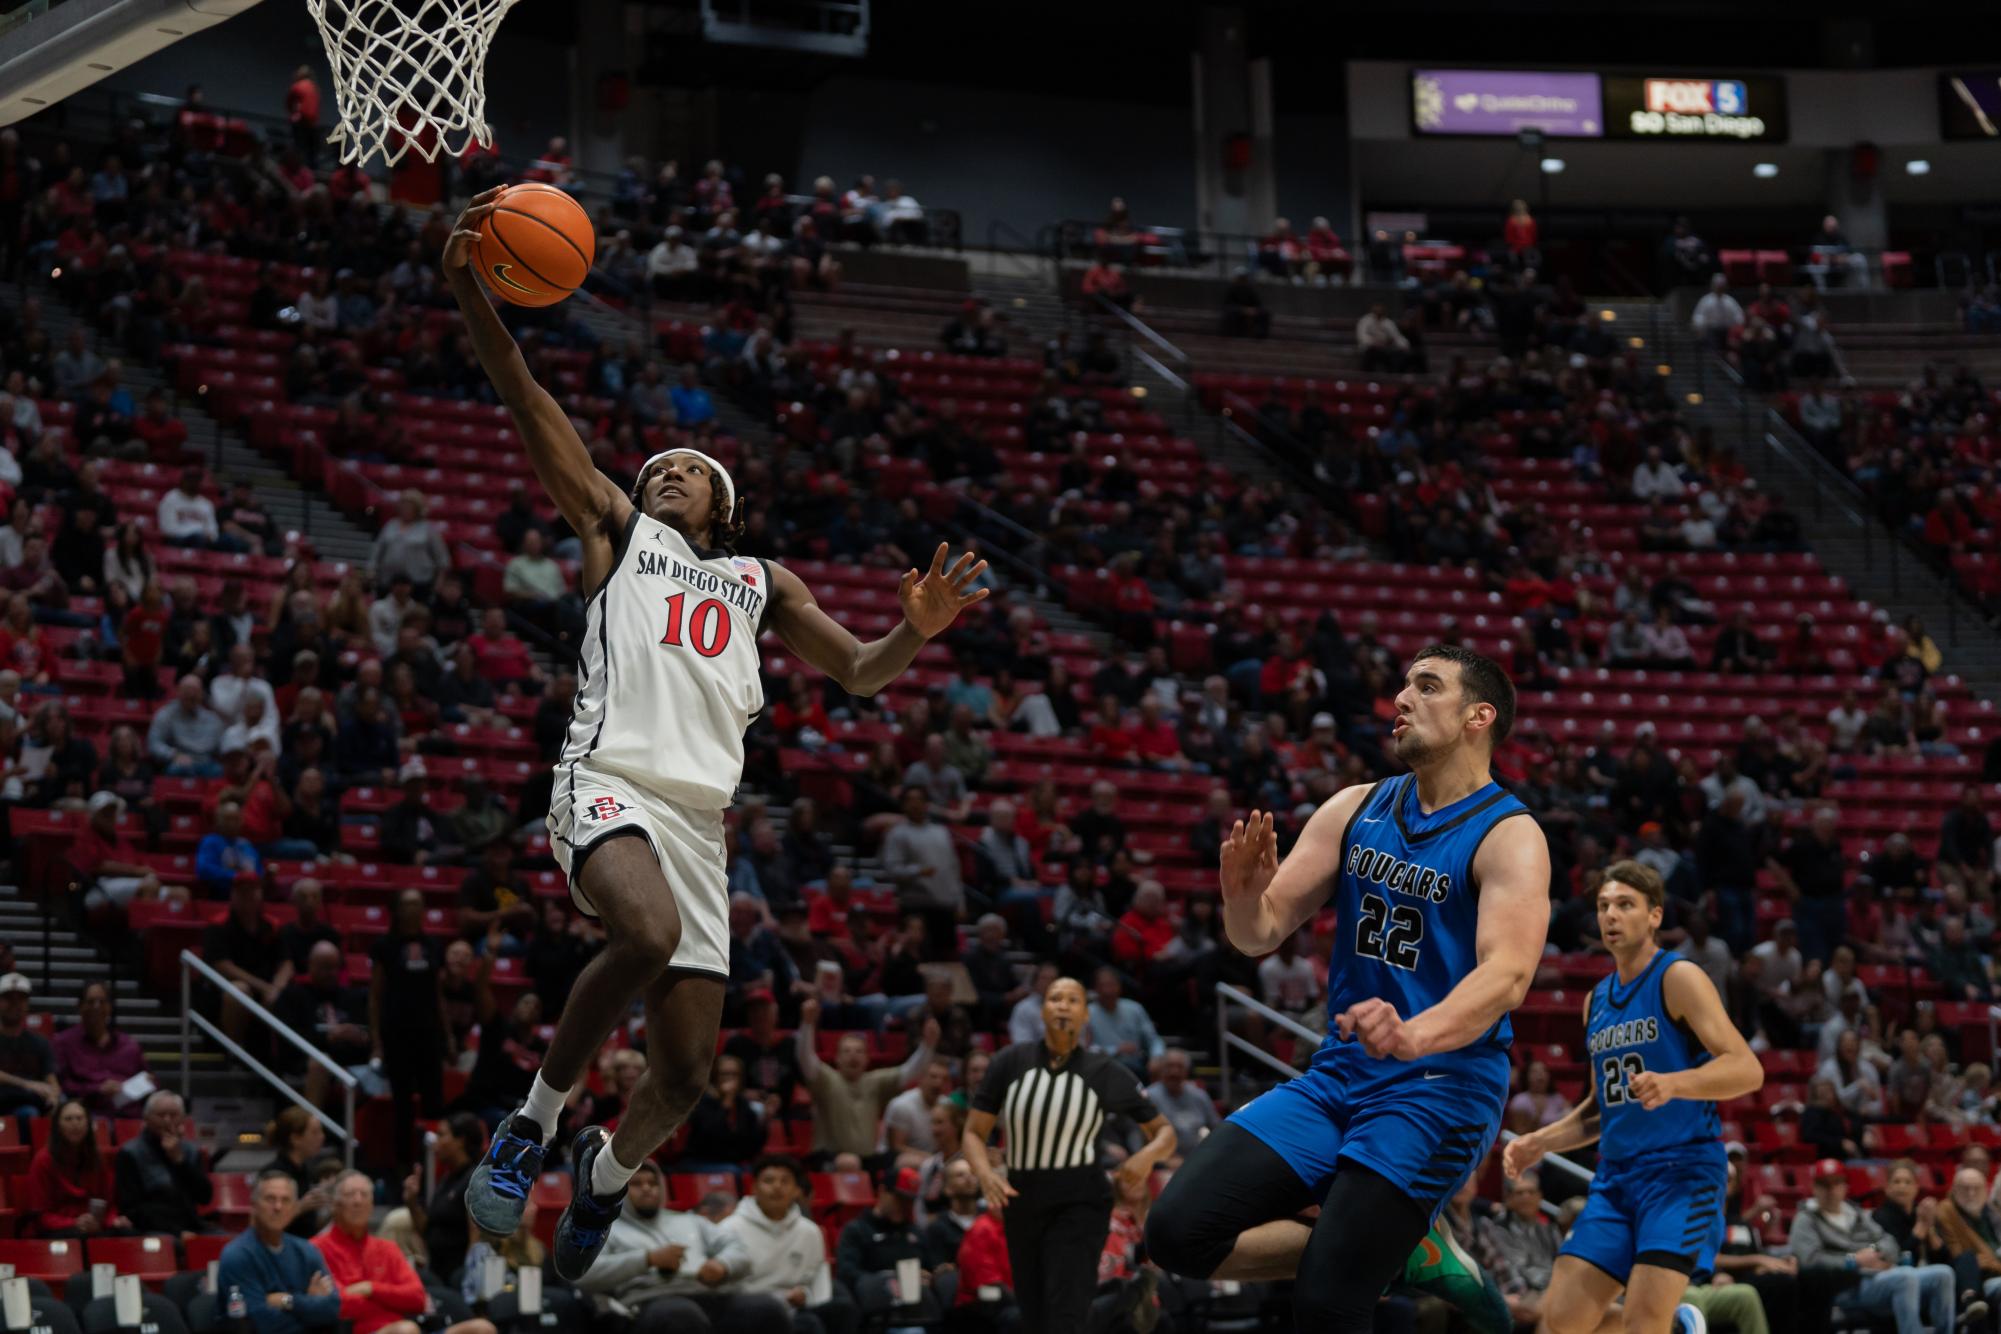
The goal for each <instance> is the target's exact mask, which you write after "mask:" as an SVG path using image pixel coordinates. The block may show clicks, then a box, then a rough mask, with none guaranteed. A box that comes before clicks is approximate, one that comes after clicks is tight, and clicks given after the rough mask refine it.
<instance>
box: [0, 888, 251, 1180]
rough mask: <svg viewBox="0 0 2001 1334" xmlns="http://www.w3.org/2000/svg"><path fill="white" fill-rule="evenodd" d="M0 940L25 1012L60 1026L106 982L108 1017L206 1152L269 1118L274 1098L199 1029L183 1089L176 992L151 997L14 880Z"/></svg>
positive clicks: (3, 905) (2, 902) (2, 906)
mask: <svg viewBox="0 0 2001 1334" xmlns="http://www.w3.org/2000/svg"><path fill="white" fill-rule="evenodd" d="M0 937H4V938H5V939H6V940H7V942H8V943H9V944H10V945H12V946H13V947H14V954H15V959H16V962H17V963H18V964H19V966H20V968H21V971H22V972H24V973H26V974H27V975H28V977H29V978H30V980H31V981H32V982H33V983H34V986H35V991H34V995H33V996H32V997H31V998H30V1001H29V1009H30V1010H31V1011H32V1012H34V1013H38V1014H42V1013H45V1014H49V1015H52V1016H54V1019H55V1023H56V1025H57V1026H58V1027H62V1026H65V1025H67V1024H69V1023H70V1022H71V1021H73V1020H74V1019H75V1018H76V1008H77V1001H78V999H79V998H80V997H81V996H82V995H83V989H84V987H85V986H86V985H88V984H89V983H91V982H104V983H106V984H107V985H109V986H110V988H111V999H112V1007H113V1015H114V1022H115V1023H116V1024H117V1026H118V1027H119V1028H120V1029H123V1030H124V1031H125V1032H127V1033H130V1034H131V1035H132V1037H133V1038H134V1039H135V1040H136V1041H137V1042H138V1043H139V1048H140V1050H141V1051H143V1052H145V1054H146V1064H147V1067H148V1068H149V1069H150V1070H151V1071H152V1073H153V1078H154V1080H155V1081H156V1082H157V1083H158V1084H159V1085H160V1087H161V1088H166V1089H172V1090H174V1091H175V1092H177V1093H184V1095H185V1096H186V1097H187V1098H188V1109H189V1112H190V1114H191V1115H192V1116H193V1117H194V1118H195V1124H196V1125H197V1127H199V1129H200V1132H201V1139H202V1143H203V1146H204V1147H205V1148H207V1149H208V1150H209V1152H210V1154H211V1156H212V1157H219V1156H220V1155H221V1154H222V1153H223V1152H225V1151H227V1150H229V1149H231V1148H234V1147H237V1146H239V1145H241V1144H243V1143H244V1142H245V1140H246V1138H251V1139H254V1137H256V1136H257V1135H258V1134H259V1133H260V1132H261V1131H262V1129H263V1127H264V1125H265V1124H266V1123H267V1122H268V1121H269V1120H270V1118H271V1114H272V1111H273V1109H274V1107H275V1104H276V1095H275V1094H273V1093H272V1092H271V1090H270V1089H269V1088H268V1087H267V1086H265V1085H264V1084H263V1083H262V1082H261V1081H259V1080H258V1079H257V1078H256V1077H255V1076H253V1075H250V1074H248V1073H247V1072H245V1071H243V1070H241V1069H239V1068H237V1066H236V1064H235V1062H234V1061H233V1060H231V1059H230V1058H229V1057H228V1056H227V1055H225V1054H224V1053H223V1052H222V1051H220V1050H218V1049H217V1048H216V1047H214V1046H213V1045H212V1044H211V1043H210V1042H209V1041H208V1039H207V1038H206V1037H205V1036H203V1034H202V1033H201V1031H200V1030H199V1029H197V1030H194V1033H193V1037H192V1041H191V1042H190V1044H189V1054H188V1068H189V1079H188V1083H187V1086H186V1088H185V1089H183V1087H182V1084H181V1007H180V997H179V996H178V995H175V996H171V997H160V996H155V995H151V994H149V993H148V992H147V991H146V990H145V989H144V988H142V987H141V986H140V984H139V983H138V982H137V981H136V980H134V979H133V978H131V977H129V976H125V975H123V974H122V973H121V971H120V969H119V965H118V964H117V963H116V962H115V961H114V960H113V959H112V958H111V957H110V956H109V955H108V954H106V953H105V951H104V950H103V949H102V948H100V947H99V946H98V945H97V943H96V942H94V941H92V940H89V939H86V938H85V937H83V936H80V935H78V934H77V933H76V932H74V931H72V930H69V929H68V928H66V927H63V926H59V925H57V924H56V923H55V921H54V920H53V918H52V916H51V915H50V914H49V913H48V912H47V911H45V910H44V908H43V906H42V904H41V903H39V902H38V901H36V900H34V899H32V898H29V897H27V896H26V895H24V894H22V892H21V891H20V889H19V888H17V887H16V886H13V885H0Z"/></svg>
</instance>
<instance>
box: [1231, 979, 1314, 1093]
mask: <svg viewBox="0 0 2001 1334" xmlns="http://www.w3.org/2000/svg"><path fill="white" fill-rule="evenodd" d="M1216 999H1217V1001H1219V1002H1220V1004H1218V1005H1217V1007H1216V1052H1217V1055H1218V1057H1219V1058H1220V1060H1221V1062H1222V1066H1223V1073H1222V1081H1223V1083H1222V1087H1223V1096H1224V1097H1225V1098H1228V1097H1229V1096H1230V1052H1231V1051H1233V1050H1235V1051H1241V1052H1243V1053H1244V1054H1245V1055H1246V1056H1250V1057H1254V1058H1255V1059H1256V1060H1258V1061H1259V1062H1261V1063H1262V1064H1264V1065H1265V1066H1266V1067H1268V1068H1269V1069H1271V1070H1272V1071H1274V1072H1275V1073H1277V1074H1278V1075H1279V1076H1280V1077H1281V1078H1285V1079H1291V1078H1292V1077H1293V1076H1294V1075H1297V1074H1298V1073H1299V1068H1298V1067H1297V1066H1294V1065H1290V1064H1288V1063H1287V1062H1285V1061H1281V1060H1280V1059H1279V1058H1278V1057H1276V1056H1274V1055H1272V1054H1271V1053H1270V1052H1268V1051H1266V1050H1265V1049H1264V1048H1262V1047H1260V1046H1258V1045H1257V1044H1256V1043H1254V1042H1251V1041H1249V1040H1248V1039H1245V1038H1240V1037H1238V1036H1237V1035H1236V1034H1235V1033H1232V1032H1231V1031H1230V1007H1231V1006H1232V1005H1239V1006H1242V1007H1243V1008H1244V1009H1245V1010H1247V1011H1249V1012H1250V1013H1251V1014H1255V1015H1257V1016H1259V1017H1260V1018H1262V1019H1263V1020H1264V1021H1265V1022H1266V1023H1271V1024H1276V1025H1278V1026H1279V1027H1280V1028H1282V1029H1284V1030H1285V1031H1286V1032H1288V1033H1290V1034H1292V1035H1293V1036H1294V1037H1296V1038H1298V1039H1300V1040H1301V1041H1303V1042H1310V1043H1312V1044H1313V1046H1314V1047H1315V1048H1316V1049H1317V1048H1318V1047H1319V1046H1320V1043H1321V1041H1322V1040H1323V1038H1324V1037H1325V1036H1326V1035H1325V1034H1321V1033H1316V1032H1314V1031H1313V1030H1312V1029H1310V1028H1308V1027H1307V1026H1306V1025H1305V1024H1302V1023H1300V1022H1299V1021H1298V1020H1297V1019H1294V1018H1293V1017H1292V1016H1291V1015H1289V1014H1284V1013H1282V1012H1280V1011H1278V1010H1274V1009H1273V1008H1272V1007H1271V1006H1269V1005H1266V1004H1265V1003H1264V1002H1263V1001H1261V1000H1259V999H1258V998H1257V997H1255V996H1253V995H1251V994H1250V993H1249V992H1247V991H1243V990H1241V989H1239V988H1237V987H1233V986H1231V985H1230V984H1229V983H1228V982H1218V983H1217V984H1216Z"/></svg>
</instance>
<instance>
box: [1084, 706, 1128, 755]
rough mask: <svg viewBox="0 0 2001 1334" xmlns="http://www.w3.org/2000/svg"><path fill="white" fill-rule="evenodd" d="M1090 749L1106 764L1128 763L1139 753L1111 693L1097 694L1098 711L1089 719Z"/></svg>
mask: <svg viewBox="0 0 2001 1334" xmlns="http://www.w3.org/2000/svg"><path fill="white" fill-rule="evenodd" d="M1090 744H1091V751H1092V754H1093V756H1094V757H1095V758H1096V759H1098V760H1100V761H1102V762H1103V763H1106V764H1130V763H1132V761H1133V759H1134V757H1135V756H1137V754H1138V753H1139V749H1138V746H1139V743H1138V741H1137V740H1136V739H1135V738H1134V736H1133V732H1132V729H1131V728H1130V727H1127V726H1126V721H1125V718H1124V717H1123V716H1122V715H1121V714H1120V712H1119V701H1118V699H1117V697H1116V696H1113V695H1109V694H1107V695H1100V696H1098V713H1097V716H1096V717H1095V718H1093V719H1092V720H1091V740H1090Z"/></svg>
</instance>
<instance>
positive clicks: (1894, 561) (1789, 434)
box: [1673, 329, 1985, 647]
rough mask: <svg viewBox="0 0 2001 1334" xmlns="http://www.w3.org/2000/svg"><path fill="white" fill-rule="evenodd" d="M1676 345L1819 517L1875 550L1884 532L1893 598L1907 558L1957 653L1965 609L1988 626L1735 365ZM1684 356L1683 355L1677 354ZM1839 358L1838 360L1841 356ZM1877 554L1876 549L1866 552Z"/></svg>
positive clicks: (1950, 580)
mask: <svg viewBox="0 0 2001 1334" xmlns="http://www.w3.org/2000/svg"><path fill="white" fill-rule="evenodd" d="M1673 341H1674V342H1675V343H1676V344H1680V343H1681V342H1683V341H1687V342H1690V343H1692V344H1694V345H1695V347H1696V350H1697V358H1696V366H1697V368H1698V373H1699V375H1700V380H1699V384H1700V387H1701V390H1702V392H1703V393H1704V394H1705V395H1706V394H1707V393H1708V389H1709V385H1708V373H1709V371H1710V370H1711V369H1712V368H1713V369H1714V370H1715V371H1716V372H1717V373H1718V374H1719V375H1720V376H1721V377H1722V378H1723V380H1724V382H1725V383H1727V384H1728V385H1729V386H1730V387H1731V388H1732V389H1734V390H1735V391H1736V393H1737V395H1738V397H1739V399H1740V401H1741V402H1742V403H1744V404H1745V406H1746V408H1747V414H1746V420H1745V423H1744V426H1743V429H1742V436H1743V439H1744V441H1745V442H1746V443H1749V442H1751V441H1752V440H1753V439H1754V438H1755V439H1756V440H1757V442H1758V443H1759V444H1760V445H1762V446H1763V447H1764V449H1765V451H1766V453H1767V454H1768V455H1771V456H1774V457H1776V458H1778V459H1780V460H1782V461H1783V462H1784V463H1785V464H1786V465H1787V466H1789V467H1790V468H1791V469H1792V470H1793V471H1794V472H1795V473H1796V474H1798V475H1799V476H1800V477H1801V478H1802V479H1803V480H1804V481H1805V482H1806V483H1807V485H1808V486H1809V487H1810V488H1811V489H1812V493H1813V495H1812V499H1813V505H1814V514H1815V516H1816V517H1818V516H1819V515H1820V514H1821V512H1822V511H1821V507H1822V505H1823V504H1829V505H1833V506H1835V507H1837V511H1838V517H1840V518H1841V519H1843V520H1844V521H1845V522H1846V523H1847V524H1848V526H1849V527H1851V528H1853V529H1855V530H1856V532H1857V533H1858V534H1859V535H1860V536H1861V537H1862V539H1863V541H1864V542H1865V543H1870V544H1873V542H1874V541H1875V539H1876V537H1877V535H1878V530H1879V529H1880V530H1881V534H1882V535H1883V536H1884V537H1886V538H1887V539H1888V542H1889V546H1890V588H1891V591H1892V593H1893V594H1895V595H1897V596H1901V595H1902V584H1903V577H1904V564H1905V558H1906V557H1908V558H1909V559H1910V561H1911V562H1912V563H1913V564H1915V565H1916V567H1917V568H1918V570H1919V571H1921V572H1922V574H1923V576H1924V577H1925V578H1927V579H1929V580H1930V581H1931V584H1932V588H1931V592H1932V593H1933V594H1934V595H1935V596H1937V597H1938V598H1939V599H1940V600H1941V601H1942V602H1944V604H1945V609H1946V643H1947V645H1948V646H1951V647H1956V646H1957V645H1958V643H1959V615H1960V603H1961V602H1962V601H1966V602H1968V613H1969V614H1970V615H1971V616H1973V618H1974V620H1975V622H1976V623H1979V622H1981V621H1983V620H1985V616H1984V614H1983V613H1982V612H1981V610H1980V608H1979V607H1978V606H1977V605H1975V604H1973V603H1971V601H1970V600H1969V599H1968V598H1967V597H1966V594H1965V593H1964V592H1963V591H1961V589H1960V588H1959V585H1958V581H1957V580H1956V579H1955V578H1954V577H1953V576H1952V575H1951V574H1949V573H1945V572H1942V571H1941V570H1940V569H1939V567H1938V566H1937V565H1935V564H1934V563H1933V562H1932V561H1931V560H1930V559H1929V558H1928V556H1927V553H1926V551H1925V549H1924V548H1923V547H1922V546H1921V545H1920V544H1919V543H1918V542H1917V541H1916V540H1915V539H1914V538H1912V537H1911V536H1910V535H1909V534H1908V533H1905V532H1902V531H1900V530H1899V529H1898V528H1897V526H1896V525H1894V524H1892V523H1891V522H1890V521H1889V520H1888V519H1886V518H1885V517H1883V515H1881V514H1880V513H1878V512H1877V510H1876V507H1875V505H1873V504H1872V503H1871V501H1870V498H1869V493H1868V492H1866V491H1864V490H1863V489H1862V486H1861V484H1860V483H1858V482H1857V481H1856V480H1855V479H1854V478H1853V477H1850V476H1848V474H1846V473H1844V472H1842V471H1841V470H1840V469H1839V468H1837V467H1835V466H1834V464H1833V463H1832V462H1831V461H1829V459H1828V458H1827V457H1826V456H1825V455H1824V454H1822V453H1821V452H1820V451H1819V450H1818V449H1815V448H1814V447H1813V444H1812V443H1811V442H1810V441H1808V440H1807V438H1806V437H1805V436H1803V435H1801V434H1800V433H1799V431H1798V429H1797V428H1796V427H1794V426H1793V424H1792V423H1791V422H1789V421H1787V420H1786V418H1785V415H1784V414H1783V413H1781V412H1780V411H1779V410H1778V409H1777V408H1774V407H1772V406H1771V404H1770V402H1769V401H1768V400H1767V398H1766V397H1765V395H1764V394H1763V393H1762V392H1761V391H1759V390H1755V389H1752V388H1751V387H1750V386H1749V385H1747V384H1746V383H1745V382H1744V377H1743V375H1742V374H1741V373H1740V372H1739V371H1738V369H1737V368H1736V367H1735V366H1733V365H1731V364H1730V362H1729V360H1728V359H1727V358H1726V357H1724V356H1723V355H1722V354H1721V353H1719V352H1717V351H1715V350H1714V349H1713V348H1709V347H1706V346H1703V345H1702V344H1701V343H1700V342H1699V340H1695V339H1693V338H1692V337H1691V336H1690V335H1688V334H1687V333H1686V331H1684V330H1679V329H1678V330H1676V332H1675V334H1674V338H1673ZM1677 355H1678V352H1677ZM1837 355H1838V354H1837ZM1751 411H1755V412H1757V413H1759V414H1761V415H1760V417H1759V420H1758V425H1757V428H1756V429H1755V430H1754V429H1753V428H1752V427H1751V425H1750V423H1749V420H1748V416H1749V412H1751ZM1865 549H1873V548H1865Z"/></svg>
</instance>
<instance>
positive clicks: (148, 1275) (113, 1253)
mask: <svg viewBox="0 0 2001 1334" xmlns="http://www.w3.org/2000/svg"><path fill="white" fill-rule="evenodd" d="M84 1259H85V1262H86V1263H88V1264H94V1265H102V1264H109V1265H116V1266H118V1272H119V1273H121V1274H137V1275H138V1276H139V1277H140V1278H143V1279H145V1280H146V1285H147V1286H148V1287H155V1288H157V1287H160V1286H162V1285H164V1284H165V1283H166V1281H167V1280H168V1279H170V1278H172V1277H173V1276H174V1275H175V1274H177V1273H179V1272H180V1268H181V1264H180V1260H179V1258H178V1257H176V1256H175V1254H174V1238H172V1237H92V1238H91V1239H90V1240H89V1241H87V1242H86V1243H85V1244H84Z"/></svg>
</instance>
